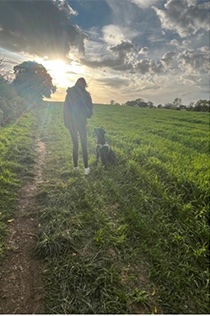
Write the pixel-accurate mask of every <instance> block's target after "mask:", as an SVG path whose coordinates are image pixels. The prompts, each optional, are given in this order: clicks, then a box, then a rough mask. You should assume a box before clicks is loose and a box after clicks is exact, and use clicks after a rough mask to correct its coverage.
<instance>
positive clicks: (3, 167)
mask: <svg viewBox="0 0 210 316" xmlns="http://www.w3.org/2000/svg"><path fill="white" fill-rule="evenodd" d="M35 128H36V118H35V114H34V113H33V112H30V113H29V112H27V113H25V114H24V115H23V116H22V118H21V119H20V120H19V121H18V122H17V123H16V124H13V125H10V126H7V127H4V128H3V127H2V128H0V153H1V154H0V259H1V257H2V255H3V253H4V249H5V237H6V235H7V227H8V223H9V222H10V221H11V220H12V219H13V218H14V216H15V213H14V212H15V209H16V206H17V201H18V193H19V190H20V188H21V186H22V185H23V183H25V182H26V181H27V180H30V179H31V178H32V177H33V166H34V162H35V146H36V140H35V138H36V135H35Z"/></svg>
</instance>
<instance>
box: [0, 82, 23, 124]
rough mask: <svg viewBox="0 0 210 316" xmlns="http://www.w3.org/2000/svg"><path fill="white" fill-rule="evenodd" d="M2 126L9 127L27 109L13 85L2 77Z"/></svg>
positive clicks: (0, 89)
mask: <svg viewBox="0 0 210 316" xmlns="http://www.w3.org/2000/svg"><path fill="white" fill-rule="evenodd" d="M0 95H1V97H0V126H5V125H8V124H10V123H12V122H14V121H15V120H16V119H17V118H19V117H20V116H21V115H22V113H23V112H24V111H25V109H26V107H27V103H26V102H25V100H23V99H22V98H20V97H19V96H18V95H17V93H16V91H15V89H14V87H13V85H12V84H11V83H9V82H8V81H7V80H5V79H4V78H2V77H0Z"/></svg>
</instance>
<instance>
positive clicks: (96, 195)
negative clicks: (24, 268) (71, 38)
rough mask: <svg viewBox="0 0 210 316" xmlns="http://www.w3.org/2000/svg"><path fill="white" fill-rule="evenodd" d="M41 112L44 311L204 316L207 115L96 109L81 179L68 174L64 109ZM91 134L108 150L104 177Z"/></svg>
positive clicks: (53, 105)
mask: <svg viewBox="0 0 210 316" xmlns="http://www.w3.org/2000/svg"><path fill="white" fill-rule="evenodd" d="M39 111H40V121H39V133H40V135H41V137H42V139H43V140H44V141H45V143H46V149H47V158H46V165H45V170H44V178H45V183H42V184H41V186H40V191H39V195H38V198H39V202H40V223H41V227H40V236H39V242H38V244H37V247H36V254H37V255H39V256H40V258H42V259H44V260H45V261H46V263H47V266H46V271H45V276H46V289H47V293H48V298H47V308H48V312H49V313H68V314H71V313H76V314H80V313H83V314H85V313H97V314H100V313H106V314H109V313H112V314H114V313H156V312H158V313H161V312H163V313H187V314H190V313H198V314H202V313H208V311H209V310H208V306H209V304H208V303H209V296H208V279H209V274H208V273H209V272H208V255H209V253H208V237H209V226H208V221H207V216H208V196H209V158H208V153H209V143H208V139H209V130H208V124H209V115H208V114H207V113H189V112H180V111H179V112H177V111H166V110H165V111H164V110H154V109H138V108H128V107H117V106H103V105H98V106H97V105H96V106H95V107H94V116H93V118H91V120H90V121H89V124H88V143H89V160H90V167H91V174H90V175H89V176H88V177H87V178H86V177H85V176H84V175H83V173H82V171H81V172H80V173H79V174H78V175H75V174H74V173H73V166H72V157H71V150H72V144H71V140H70V136H69V133H68V131H67V130H66V129H65V128H64V125H63V121H62V104H61V103H57V104H56V103H48V104H46V107H42V108H40V109H39ZM94 127H103V128H105V129H106V130H107V134H106V136H107V138H108V139H109V142H110V144H111V146H112V148H113V149H114V151H115V152H116V156H117V162H116V164H115V166H112V167H110V168H109V169H108V170H104V169H103V167H102V166H101V165H100V164H99V165H98V166H97V167H94V165H93V163H94V160H95V138H94V136H93V129H94ZM80 157H81V156H80ZM80 167H81V169H82V159H81V164H80Z"/></svg>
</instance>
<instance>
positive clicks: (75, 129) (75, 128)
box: [69, 123, 88, 168]
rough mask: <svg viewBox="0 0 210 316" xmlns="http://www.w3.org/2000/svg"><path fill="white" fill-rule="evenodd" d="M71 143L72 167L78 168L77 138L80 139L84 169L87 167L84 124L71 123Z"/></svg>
mask: <svg viewBox="0 0 210 316" xmlns="http://www.w3.org/2000/svg"><path fill="white" fill-rule="evenodd" d="M69 131H70V134H71V138H72V142H73V163H74V167H77V166H78V149H79V141H78V136H79V137H80V141H81V147H82V156H83V162H84V167H85V168H87V167H88V152H87V130H86V124H81V123H80V124H78V123H72V124H71V127H70V129H69Z"/></svg>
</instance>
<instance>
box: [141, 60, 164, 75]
mask: <svg viewBox="0 0 210 316" xmlns="http://www.w3.org/2000/svg"><path fill="white" fill-rule="evenodd" d="M135 71H136V72H137V73H140V74H143V75H144V74H147V73H150V74H158V73H161V72H163V71H164V66H163V64H162V62H161V61H159V60H158V61H156V60H153V59H142V60H140V61H139V62H138V63H137V64H136V67H135Z"/></svg>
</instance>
